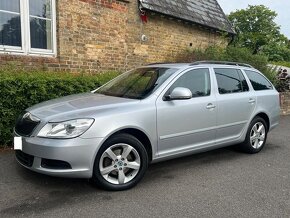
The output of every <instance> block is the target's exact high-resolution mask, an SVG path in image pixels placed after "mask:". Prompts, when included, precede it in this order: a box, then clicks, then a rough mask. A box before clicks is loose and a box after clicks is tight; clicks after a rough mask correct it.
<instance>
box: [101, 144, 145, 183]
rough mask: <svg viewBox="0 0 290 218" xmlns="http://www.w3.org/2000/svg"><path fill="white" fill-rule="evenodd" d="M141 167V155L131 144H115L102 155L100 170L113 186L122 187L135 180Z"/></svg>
mask: <svg viewBox="0 0 290 218" xmlns="http://www.w3.org/2000/svg"><path fill="white" fill-rule="evenodd" d="M140 167H141V159H140V155H139V153H138V152H137V150H136V149H135V148H133V147H132V146H131V145H129V144H124V143H120V144H114V145H112V146H110V147H109V148H108V149H107V150H105V152H104V153H103V154H102V156H101V158H100V162H99V170H100V173H101V175H102V177H103V178H104V179H105V180H106V181H108V182H109V183H111V184H115V185H120V184H125V183H128V182H130V181H131V180H133V179H134V178H135V177H136V176H137V174H138V172H139V170H140Z"/></svg>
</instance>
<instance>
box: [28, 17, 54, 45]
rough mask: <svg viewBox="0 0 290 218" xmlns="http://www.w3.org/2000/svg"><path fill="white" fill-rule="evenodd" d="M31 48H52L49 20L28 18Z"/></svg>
mask: <svg viewBox="0 0 290 218" xmlns="http://www.w3.org/2000/svg"><path fill="white" fill-rule="evenodd" d="M30 40H31V48H40V49H49V50H51V49H52V41H51V40H52V36H51V21H50V20H43V19H38V18H30Z"/></svg>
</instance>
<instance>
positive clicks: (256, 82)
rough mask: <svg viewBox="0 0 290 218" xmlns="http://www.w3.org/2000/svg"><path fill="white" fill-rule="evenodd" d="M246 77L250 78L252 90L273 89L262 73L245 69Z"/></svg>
mask: <svg viewBox="0 0 290 218" xmlns="http://www.w3.org/2000/svg"><path fill="white" fill-rule="evenodd" d="M245 72H246V74H247V76H248V78H249V79H250V81H251V83H252V86H253V88H254V90H256V91H258V90H267V89H273V87H272V85H271V83H270V82H269V81H268V80H267V79H266V78H265V77H264V76H262V75H260V74H259V73H257V72H254V71H250V70H245Z"/></svg>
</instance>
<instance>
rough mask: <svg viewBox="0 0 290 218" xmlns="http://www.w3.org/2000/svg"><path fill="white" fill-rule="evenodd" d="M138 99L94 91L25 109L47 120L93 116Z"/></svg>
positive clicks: (134, 102) (132, 102)
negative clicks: (106, 94)
mask: <svg viewBox="0 0 290 218" xmlns="http://www.w3.org/2000/svg"><path fill="white" fill-rule="evenodd" d="M138 102H140V100H135V99H127V98H119V97H112V96H105V95H100V94H95V93H84V94H77V95H69V96H66V97H62V98H57V99H53V100H49V101H46V102H43V103H40V104H37V105H34V106H32V107H30V108H28V109H27V111H29V112H30V113H31V114H33V115H35V116H36V117H38V118H40V119H42V120H47V121H61V120H62V121H63V120H68V119H74V118H84V117H94V115H95V114H97V113H98V112H101V111H104V110H106V111H107V110H108V109H117V108H119V107H123V106H125V105H128V104H129V105H131V104H136V103H138Z"/></svg>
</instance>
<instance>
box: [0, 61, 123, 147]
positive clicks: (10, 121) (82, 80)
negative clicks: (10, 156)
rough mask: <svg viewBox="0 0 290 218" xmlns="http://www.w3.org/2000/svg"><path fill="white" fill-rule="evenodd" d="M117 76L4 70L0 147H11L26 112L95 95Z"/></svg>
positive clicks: (0, 87)
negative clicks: (17, 123)
mask: <svg viewBox="0 0 290 218" xmlns="http://www.w3.org/2000/svg"><path fill="white" fill-rule="evenodd" d="M117 74H118V73H117V72H107V73H102V74H95V75H87V74H69V73H52V72H45V71H36V70H34V71H30V72H24V70H22V69H15V68H13V67H12V68H11V66H8V67H7V66H6V67H3V68H2V69H0V91H1V99H0V146H1V145H2V146H4V145H11V142H12V132H13V127H14V124H15V120H16V119H17V117H18V115H19V114H20V113H21V112H22V111H23V110H24V109H26V108H28V107H30V106H32V105H34V104H37V103H39V102H42V101H46V100H49V99H53V98H57V97H61V96H66V95H70V94H76V93H82V92H88V91H91V90H93V89H95V88H96V87H98V86H100V85H102V84H104V83H105V82H107V81H108V80H110V79H112V78H113V77H115V76H116V75H117Z"/></svg>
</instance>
